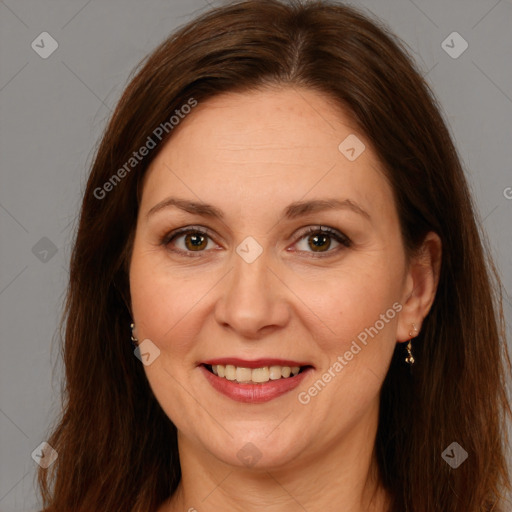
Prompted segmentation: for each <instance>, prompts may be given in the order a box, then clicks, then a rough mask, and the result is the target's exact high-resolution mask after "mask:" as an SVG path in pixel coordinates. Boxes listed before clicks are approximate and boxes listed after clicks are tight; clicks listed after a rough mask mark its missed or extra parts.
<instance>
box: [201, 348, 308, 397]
mask: <svg viewBox="0 0 512 512" xmlns="http://www.w3.org/2000/svg"><path fill="white" fill-rule="evenodd" d="M199 368H200V370H201V371H202V373H203V375H204V376H205V378H206V379H207V380H208V382H209V383H210V384H211V386H212V387H213V388H214V389H216V390H217V391H218V392H220V393H222V394H223V395H225V396H227V397H229V398H231V399H232V400H235V401H238V402H245V403H262V402H267V401H269V400H273V399H274V398H277V397H279V396H281V395H283V394H285V393H287V392H289V391H291V390H292V389H294V388H296V387H297V386H298V385H299V384H300V382H301V381H302V380H303V379H304V378H305V376H306V375H307V374H308V373H309V372H310V371H312V370H313V367H312V365H310V364H309V363H304V362H302V361H292V360H289V359H270V358H263V359H256V360H250V361H249V360H244V359H239V358H232V357H231V358H221V359H210V360H208V361H204V362H203V363H202V364H200V365H199Z"/></svg>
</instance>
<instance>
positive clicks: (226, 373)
mask: <svg viewBox="0 0 512 512" xmlns="http://www.w3.org/2000/svg"><path fill="white" fill-rule="evenodd" d="M202 366H204V367H205V368H206V369H207V370H208V371H209V372H210V373H213V374H214V375H216V376H217V377H220V378H222V379H225V380H228V381H231V382H234V383H237V384H265V383H267V382H270V381H276V380H286V379H292V378H293V377H296V376H297V375H299V374H300V373H302V372H303V371H305V370H307V369H308V368H312V366H310V365H306V366H279V365H273V366H262V367H260V368H244V367H240V366H234V365H231V364H227V365H223V364H213V365H210V364H203V365H202Z"/></svg>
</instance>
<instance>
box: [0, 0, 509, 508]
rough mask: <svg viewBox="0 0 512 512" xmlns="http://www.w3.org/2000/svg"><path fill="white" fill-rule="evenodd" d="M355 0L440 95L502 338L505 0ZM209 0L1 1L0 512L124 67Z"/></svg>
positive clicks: (26, 498) (38, 416)
mask: <svg viewBox="0 0 512 512" xmlns="http://www.w3.org/2000/svg"><path fill="white" fill-rule="evenodd" d="M217 4H218V3H214V2H210V5H217ZM352 4H354V5H358V6H363V7H365V8H367V9H369V10H370V11H371V12H373V13H375V14H376V15H377V16H379V17H380V18H381V19H383V20H384V21H385V22H386V23H387V24H388V25H389V26H390V27H391V29H392V30H393V31H394V32H395V33H396V34H397V35H398V36H399V37H401V38H402V39H403V40H404V41H405V42H406V43H407V44H408V45H409V47H410V48H411V51H412V52H413V55H414V57H415V58H416V60H417V62H418V65H419V66H420V68H421V70H422V71H423V72H424V73H425V74H426V76H427V79H428V81H429V83H430V84H431V86H432V87H433V89H434V91H435V93H436V95H437V97H438V98H439V100H440V102H441V104H442V106H443V109H444V116H445V119H446V120H447V122H448V123H449V126H450V129H451V131H452V134H453V136H454V138H455V142H456V145H457V148H458V150H459V152H460V154H461V157H462V160H463V164H464V166H465V169H466V171H467V174H468V178H469V180H470V183H471V187H472V189H473V192H474V195H475V199H476V203H477V207H478V210H479V213H480V215H481V218H482V220H483V226H484V229H485V230H486V231H487V232H488V236H489V241H490V246H491V248H492V252H493V254H494V256H495V258H496V262H497V264H498V267H499V268H500V271H501V274H502V277H503V283H504V285H505V288H506V290H507V291H508V293H509V296H508V297H506V300H505V304H504V306H505V313H506V316H507V319H508V331H509V339H510V331H511V329H510V325H511V323H512V322H511V320H512V301H511V299H510V293H511V292H512V256H511V255H512V237H511V236H510V225H511V220H512V199H510V198H512V189H509V188H508V187H512V172H511V162H512V144H511V142H512V140H511V134H512V133H511V132H512V130H511V126H512V99H511V98H512V65H511V63H512V59H511V56H512V30H511V29H512V3H511V1H510V0H499V1H498V0H449V1H446V0H433V1H432V0H428V1H427V0H415V1H411V0H380V1H379V0H372V1H370V0H368V1H366V0H362V1H360V2H352ZM206 9H208V3H207V2H206V0H188V1H185V0H172V1H171V0H168V1H163V0H151V1H145V2H140V1H136V0H129V1H127V0H124V1H121V0H107V1H105V0H104V1H100V0H88V1H87V0H80V1H78V0H73V1H70V0H67V1H65V0H54V1H50V0H46V1H42V0H16V1H15V0H0V27H1V35H0V63H1V65H0V109H1V122H0V151H1V174H0V176H1V187H0V227H1V239H2V242H1V248H0V262H1V265H0V318H1V333H2V337H1V348H2V356H1V358H0V436H1V437H0V511H1V512H14V511H16V512H17V511H33V510H37V502H38V498H37V495H36V492H35V488H34V478H35V468H36V464H35V462H34V461H33V460H32V458H31V453H32V451H33V450H34V449H35V448H36V447H37V446H38V445H39V444H40V443H41V442H42V441H44V440H45V436H46V435H47V432H48V426H49V425H50V422H51V421H52V419H53V418H54V417H55V415H56V414H57V412H58V408H59V404H60V398H59V391H60V381H59V379H60V375H61V368H60V365H59V360H58V350H57V344H56V342H55V339H56V336H55V335H56V328H57V324H58V321H59V316H60V311H61V307H62V300H63V298H64V291H65V286H66V279H67V272H68V270H67V266H68V260H69V255H70V241H71V237H72V233H73V229H74V228H75V226H76V215H77V213H78V208H79V205H80V198H81V193H82V191H83V188H84V184H85V180H86V176H87V172H88V168H89V166H90V164H91V161H92V158H93V155H94V149H95V147H96V144H97V141H98V138H99V136H100V134H101V133H102V130H103V128H104V126H105V123H106V121H107V119H108V117H109V115H110V114H111V111H112V109H113V107H114V106H115V104H116V101H117V100H118V98H119V96H120V93H121V91H122V90H123V88H124V86H125V85H126V83H127V80H128V77H129V74H130V72H131V71H132V69H133V67H134V66H135V65H136V64H137V63H138V62H139V61H140V60H141V59H142V58H143V57H144V56H145V55H146V54H147V53H148V52H150V51H151V50H152V49H153V48H154V47H155V46H156V45H157V44H158V43H160V42H161V41H162V40H163V39H164V38H166V37H167V35H168V34H169V33H170V32H171V31H172V30H173V29H174V28H175V27H177V26H179V25H182V24H183V23H186V22H187V21H188V20H189V19H191V18H192V17H193V16H194V15H196V14H197V13H199V12H202V11H204V10H206ZM45 31H46V32H49V33H50V34H51V36H52V37H53V38H54V39H55V40H56V41H57V42H58V45H59V46H58V49H57V50H56V51H55V52H54V53H53V54H52V55H51V56H50V57H48V58H47V59H43V58H41V57H40V56H39V55H38V54H37V53H36V52H35V51H34V50H33V49H32V47H31V43H32V41H34V40H36V38H38V36H39V34H41V33H42V32H45ZM454 31H456V32H458V33H460V34H461V36H462V37H463V38H464V39H465V40H466V41H467V42H468V44H469V47H468V49H467V50H466V51H465V52H464V53H463V54H462V55H461V56H460V57H458V58H456V59H454V58H452V57H450V56H449V55H448V54H447V53H446V51H445V50H444V49H443V48H442V46H441V43H442V42H443V41H444V40H445V39H446V38H447V36H448V35H449V34H451V33H452V32H454ZM37 40H38V41H40V39H37ZM448 41H450V40H448ZM448 44H450V45H452V46H455V49H458V48H460V46H458V44H459V43H457V42H454V43H453V44H452V43H451V42H448ZM46 48H48V46H46ZM507 191H508V193H507ZM507 195H508V197H509V199H507V197H506V196H507ZM44 237H46V238H44ZM42 238H43V240H42V241H41V239H42ZM55 250H57V252H56V253H55V254H53V252H54V251H55ZM45 251H46V252H45Z"/></svg>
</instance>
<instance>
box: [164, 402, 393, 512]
mask: <svg viewBox="0 0 512 512" xmlns="http://www.w3.org/2000/svg"><path fill="white" fill-rule="evenodd" d="M376 412H378V411H373V412H372V414H374V415H375V421H371V422H368V421H366V422H365V421H362V422H358V424H357V425H355V426H354V428H352V430H351V432H349V433H347V432H345V433H344V435H343V439H342V440H341V441H340V440H339V439H338V440H337V441H336V442H335V443H333V445H332V446H324V450H323V452H322V453H318V452H316V453H315V456H314V457H309V458H308V459H301V460H294V461H292V462H291V463H287V464H286V465H283V466H282V467H273V468H258V467H257V466H255V467H252V468H245V467H235V466H231V465H228V464H225V463H224V462H222V461H220V460H218V459H217V458H215V457H213V456H212V455H211V454H209V453H208V452H206V451H204V449H203V448H201V447H200V446H199V445H198V444H197V443H195V442H194V441H192V440H190V439H188V438H186V437H185V436H183V435H182V434H181V433H180V434H178V444H179V451H180V461H181V470H182V479H181V482H180V484H179V486H178V488H177V490H176V492H175V493H174V494H173V496H172V497H171V498H170V499H169V500H168V501H167V502H166V503H164V504H163V505H162V507H161V508H160V509H159V512H174V511H180V512H181V511H189V512H194V511H197V512H214V511H218V510H223V511H226V512H228V511H229V512H256V511H261V510H262V509H263V508H264V509H265V510H266V511H269V512H292V511H293V512H295V511H297V510H308V511H311V512H314V511H320V510H341V511H343V512H363V511H364V512H387V511H388V510H389V502H390V501H389V498H390V497H389V495H388V493H387V492H386V490H385V489H384V488H383V486H382V483H381V481H380V477H379V472H378V469H377V463H376V459H375V455H374V450H373V447H374V444H375V436H376V430H377V415H376ZM366 420H367V419H366ZM364 424H365V425H367V427H366V428H363V427H361V425H364ZM368 425H371V426H370V427H368Z"/></svg>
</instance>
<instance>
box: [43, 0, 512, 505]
mask: <svg viewBox="0 0 512 512" xmlns="http://www.w3.org/2000/svg"><path fill="white" fill-rule="evenodd" d="M486 261H489V262H490V260H488V259H487V256H486V251H485V250H484V248H483V246H482V242H481V240H480V235H479V232H478V229H477V225H476V222H475V214H474V208H473V206H472V201H471V199H470V194H469V191H468V187H467V183H466V180H465V177H464V173H463V171H462V169H461V165H460V162H459V159H458V156H457V153H456V150H455V148H454V145H453V143H452V141H451V138H450V135H449V133H448V131H447V128H446V126H445V124H444V122H443V120H442V117H441V116H440V114H439V111H438V107H437V106H436V102H435V100H434V99H433V95H432V94H431V93H430V91H429V89H428V86H427V85H426V83H425V82H424V81H423V79H422V78H421V75H420V74H419V73H418V72H417V71H416V70H415V68H414V66H413V64H412V62H411V60H410V58H409V57H408V56H407V54H406V52H405V50H404V49H403V48H402V47H401V45H400V43H399V42H398V41H397V40H396V39H395V38H394V37H393V36H391V35H390V34H389V33H387V32H386V30H385V29H384V28H383V27H381V26H379V24H378V22H376V21H373V20H370V19H368V18H367V17H365V16H364V15H363V14H361V13H359V12H358V11H356V10H354V9H352V8H349V7H346V6H342V5H339V4H336V3H332V2H331V3H330V2H308V3H305V2H304V3H299V2H287V3H284V2H278V1H277V0H276V1H274V0H264V1H251V0H249V1H246V2H237V3H233V4H231V5H227V6H225V7H222V8H217V9H214V10H212V11H211V12H209V13H207V14H206V15H203V16H202V17H200V18H198V19H196V20H195V21H193V22H192V23H190V24H188V25H187V26H185V27H184V28H182V29H181V30H179V31H178V32H177V33H176V34H174V35H173V36H171V37H170V38H169V39H168V40H167V41H165V42H164V43H163V44H162V45H161V46H160V47H159V48H157V49H156V50H155V51H154V52H153V53H152V55H150V56H149V58H148V59H147V60H146V61H145V63H144V64H143V66H142V67H141V69H140V70H139V71H138V73H137V75H136V76H135V78H134V79H133V80H132V81H131V83H130V84H129V85H128V87H127V89H126V91H125V92H124V94H123V96H122V98H121V100H120V102H119V105H118V107H117V109H116V111H115V113H114V115H113V117H112V120H111V121H110V124H109V125H108V127H107V129H106V131H105V134H104V136H103V140H102V143H101V145H100V147H99V150H98V153H97V156H96V159H95V162H94V164H93V167H92V171H91V175H90V177H89V181H88V185H87V190H86V192H85V196H84V200H83V205H82V211H81V218H80V225H79V228H78V233H77V238H76V241H75V246H74V251H73V255H72V261H71V273H70V285H69V292H68V299H67V305H66V318H65V320H66V331H65V346H64V356H65V365H66V383H67V387H66V402H65V407H64V411H63V416H62V418H61V420H60V422H59V424H58V426H57V428H56V429H55V431H54V432H53V434H52V436H51V437H50V439H49V444H50V445H51V446H52V447H53V448H54V449H55V450H56V451H57V452H58V459H57V461H56V462H55V464H53V465H52V466H50V468H48V469H47V470H41V471H40V474H39V481H40V485H41V489H42V494H43V498H44V505H45V510H46V511H48V512H50V511H52V512H53V511H63V510H66V511H71V510H72V511H77V512H78V511H92V510H94V511H100V510H105V511H107V510H108V511H113V510H122V511H150V510H152V511H157V510H158V511H159V512H168V511H177V510H189V511H192V510H197V511H210V510H211V511H213V510H225V511H231V510H244V511H255V510H262V509H265V510H271V511H289V510H290V511H291V510H308V511H316V510H346V511H349V510H350V511H363V510H364V511H367V510H368V511H370V510H371V511H374V512H377V511H378V512H384V511H421V512H430V511H440V510H443V511H450V512H477V511H478V512H481V511H491V510H492V511H498V510H505V506H506V505H505V502H504V499H503V496H504V494H505V493H506V491H507V490H509V489H510V482H509V474H508V472H507V466H506V459H505V455H506V430H505V419H506V418H507V417H508V416H509V414H510V408H509V404H508V402H507V397H506V393H505V387H504V382H505V379H506V377H507V376H508V375H509V373H508V372H509V370H510V362H509V359H508V355H507V352H506V343H505V339H504V325H503V316H502V306H501V300H500V293H499V292H500V288H499V281H498V279H497V277H496V275H495V271H494V267H493V266H492V264H491V263H486ZM130 341H131V342H132V343H130Z"/></svg>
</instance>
